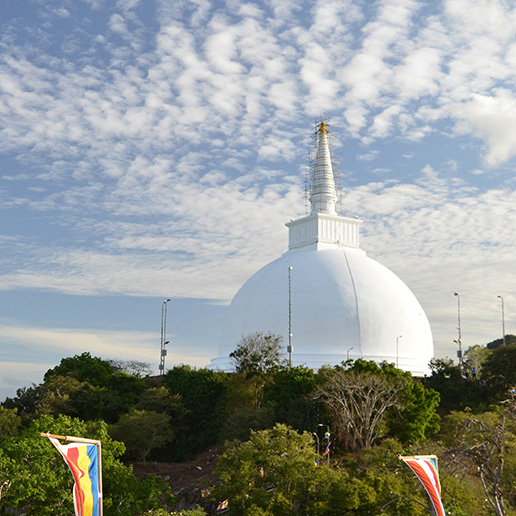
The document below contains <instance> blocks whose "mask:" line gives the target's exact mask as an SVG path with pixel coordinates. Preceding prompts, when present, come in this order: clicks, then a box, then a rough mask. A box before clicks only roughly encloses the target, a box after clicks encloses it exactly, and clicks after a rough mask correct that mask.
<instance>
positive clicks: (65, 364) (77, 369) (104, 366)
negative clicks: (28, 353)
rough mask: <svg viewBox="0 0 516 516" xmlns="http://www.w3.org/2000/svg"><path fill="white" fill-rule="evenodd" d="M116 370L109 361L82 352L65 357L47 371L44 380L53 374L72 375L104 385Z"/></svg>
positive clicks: (82, 380)
mask: <svg viewBox="0 0 516 516" xmlns="http://www.w3.org/2000/svg"><path fill="white" fill-rule="evenodd" d="M116 371H117V369H116V368H115V367H114V366H113V365H112V364H111V363H110V362H109V361H107V360H102V359H101V358H97V357H92V356H91V355H90V354H89V353H82V354H81V355H75V356H74V357H67V358H63V359H62V360H61V363H60V364H59V365H58V366H56V367H54V368H53V369H49V370H48V371H47V372H46V373H45V376H44V377H43V380H44V381H45V382H47V381H48V380H49V379H50V378H51V377H52V376H72V377H73V378H76V379H77V380H79V381H81V382H88V383H90V384H91V385H97V386H104V385H107V383H108V381H109V378H110V376H111V375H113V374H114V373H115V372H116Z"/></svg>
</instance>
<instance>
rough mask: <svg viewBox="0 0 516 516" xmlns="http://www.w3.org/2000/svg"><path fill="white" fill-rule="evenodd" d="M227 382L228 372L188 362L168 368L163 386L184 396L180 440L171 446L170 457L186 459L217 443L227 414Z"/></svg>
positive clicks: (179, 431) (178, 434)
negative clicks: (198, 367) (199, 367)
mask: <svg viewBox="0 0 516 516" xmlns="http://www.w3.org/2000/svg"><path fill="white" fill-rule="evenodd" d="M226 381H227V375H226V373H222V372H219V371H210V370H209V369H194V368H192V367H190V366H186V365H184V366H179V367H174V368H173V369H171V370H169V371H167V374H166V375H165V376H164V378H163V385H164V386H165V387H167V388H168V389H169V391H170V393H171V394H173V395H174V394H176V395H179V396H180V397H181V401H182V404H183V406H184V408H185V414H184V417H183V418H182V420H181V421H179V422H178V425H177V430H176V431H177V439H176V440H175V441H174V442H173V443H172V444H171V445H170V446H168V454H169V455H168V456H167V457H168V458H169V459H174V460H184V459H186V458H189V457H193V456H195V454H197V453H198V452H199V451H201V450H205V449H206V448H207V447H208V446H211V445H213V444H215V442H216V441H217V438H218V435H219V431H220V426H221V423H222V420H223V416H224V410H223V406H222V403H221V401H222V398H223V395H224V393H225V391H226Z"/></svg>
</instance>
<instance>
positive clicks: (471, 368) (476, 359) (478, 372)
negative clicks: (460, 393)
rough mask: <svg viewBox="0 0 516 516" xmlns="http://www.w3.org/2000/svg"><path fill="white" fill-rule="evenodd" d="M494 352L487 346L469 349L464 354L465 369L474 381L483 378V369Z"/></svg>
mask: <svg viewBox="0 0 516 516" xmlns="http://www.w3.org/2000/svg"><path fill="white" fill-rule="evenodd" d="M491 353H492V351H491V350H490V349H489V348H488V347H487V346H480V345H479V344H477V345H476V346H471V347H469V348H468V349H467V350H466V352H465V353H464V368H465V369H466V371H467V372H468V375H471V377H472V378H473V379H479V378H481V377H482V368H483V366H484V363H485V362H486V360H487V359H488V358H489V356H490V355H491Z"/></svg>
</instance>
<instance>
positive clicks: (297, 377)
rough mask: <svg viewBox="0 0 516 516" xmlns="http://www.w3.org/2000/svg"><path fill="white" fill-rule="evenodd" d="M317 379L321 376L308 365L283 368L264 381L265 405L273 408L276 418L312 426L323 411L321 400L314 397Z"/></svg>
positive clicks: (292, 425)
mask: <svg viewBox="0 0 516 516" xmlns="http://www.w3.org/2000/svg"><path fill="white" fill-rule="evenodd" d="M317 382H318V376H317V375H316V374H315V373H314V371H313V369H310V368H309V367H306V366H295V367H286V368H283V369H280V370H279V371H276V372H275V373H273V374H272V377H271V380H270V381H269V382H266V383H265V386H264V393H263V406H264V408H271V409H273V410H274V419H275V421H276V422H279V423H285V424H287V425H289V426H291V427H293V428H295V429H296V430H304V429H308V428H312V427H313V422H314V421H317V422H319V421H320V414H321V413H322V412H323V409H322V407H321V404H320V403H319V402H318V401H316V400H314V397H313V394H314V392H315V389H316V387H317Z"/></svg>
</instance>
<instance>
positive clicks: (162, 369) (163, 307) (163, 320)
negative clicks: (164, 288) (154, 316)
mask: <svg viewBox="0 0 516 516" xmlns="http://www.w3.org/2000/svg"><path fill="white" fill-rule="evenodd" d="M169 301H170V299H165V301H163V304H162V305H161V342H160V353H159V374H160V375H164V374H165V357H166V356H167V350H166V348H165V346H166V345H167V344H168V343H169V341H168V340H167V303H168V302H169Z"/></svg>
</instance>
